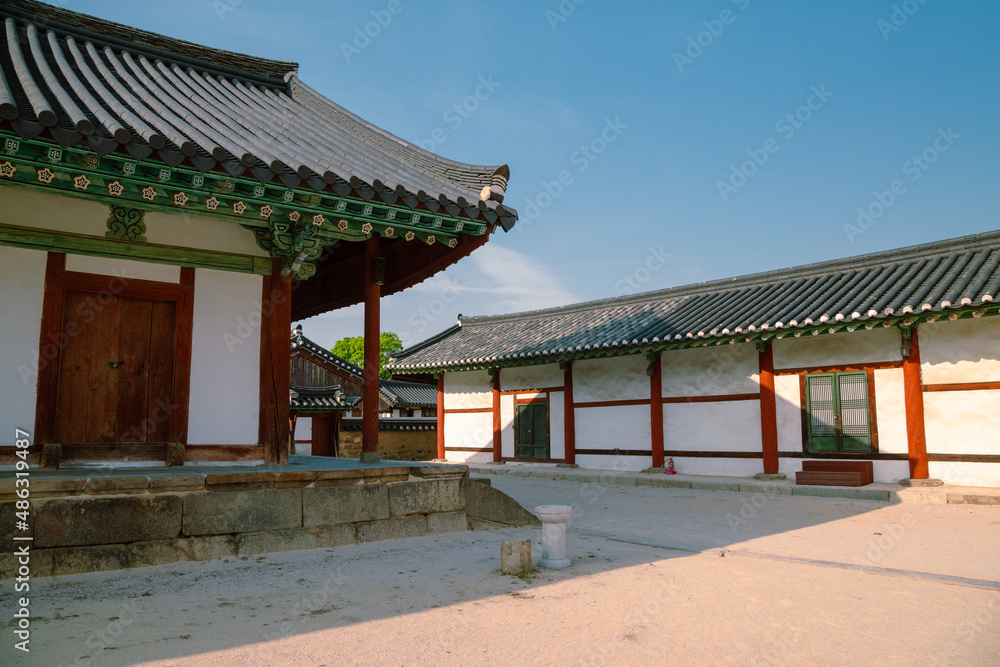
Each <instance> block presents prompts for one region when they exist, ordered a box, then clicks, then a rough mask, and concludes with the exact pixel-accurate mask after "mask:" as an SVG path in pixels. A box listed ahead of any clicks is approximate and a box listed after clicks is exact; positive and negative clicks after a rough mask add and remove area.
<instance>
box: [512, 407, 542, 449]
mask: <svg viewBox="0 0 1000 667" xmlns="http://www.w3.org/2000/svg"><path fill="white" fill-rule="evenodd" d="M548 407H549V406H548V404H547V403H521V404H519V405H518V406H517V416H516V420H515V421H516V424H515V429H514V432H515V433H516V434H517V443H516V445H515V446H516V449H517V458H519V459H547V458H549V428H548V426H549V414H548Z"/></svg>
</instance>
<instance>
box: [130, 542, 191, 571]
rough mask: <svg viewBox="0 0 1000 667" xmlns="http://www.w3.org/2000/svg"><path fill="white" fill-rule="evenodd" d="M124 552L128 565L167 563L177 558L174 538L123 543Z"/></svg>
mask: <svg viewBox="0 0 1000 667" xmlns="http://www.w3.org/2000/svg"><path fill="white" fill-rule="evenodd" d="M125 553H126V555H127V557H128V566H129V567H149V566H152V565H169V564H171V563H176V562H177V560H178V558H177V541H176V540H154V541H150V542H133V543H132V544H126V545H125Z"/></svg>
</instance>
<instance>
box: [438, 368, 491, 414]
mask: <svg viewBox="0 0 1000 667" xmlns="http://www.w3.org/2000/svg"><path fill="white" fill-rule="evenodd" d="M501 379H502V378H501ZM444 407H445V409H446V410H458V409H464V410H467V409H469V408H492V407H493V388H492V386H491V384H490V374H489V373H487V372H486V371H461V372H458V373H445V376H444Z"/></svg>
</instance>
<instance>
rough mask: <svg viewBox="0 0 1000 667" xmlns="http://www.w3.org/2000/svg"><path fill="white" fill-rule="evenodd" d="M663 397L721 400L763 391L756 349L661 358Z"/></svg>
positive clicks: (686, 352) (701, 350) (703, 351)
mask: <svg viewBox="0 0 1000 667" xmlns="http://www.w3.org/2000/svg"><path fill="white" fill-rule="evenodd" d="M661 360H662V366H663V372H662V375H661V377H662V382H663V396H664V398H667V397H673V396H719V395H723V394H753V393H756V392H759V391H760V380H759V372H758V371H759V362H758V354H757V348H756V346H754V345H750V344H748V343H743V344H741V345H720V346H718V347H702V348H692V349H689V350H672V351H668V352H664V353H663V354H662V355H661Z"/></svg>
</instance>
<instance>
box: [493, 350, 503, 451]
mask: <svg viewBox="0 0 1000 667" xmlns="http://www.w3.org/2000/svg"><path fill="white" fill-rule="evenodd" d="M502 430H503V429H502V425H501V422H500V369H499V368H497V369H496V370H495V371H494V372H493V462H494V463H500V462H501V461H503V454H502V452H501V451H500V444H501V443H500V435H501V431H502Z"/></svg>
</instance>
